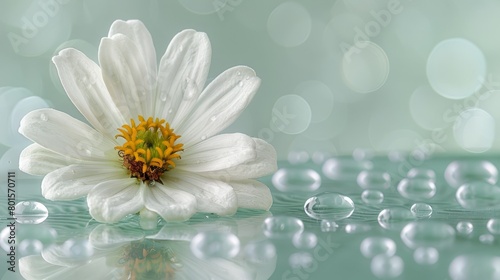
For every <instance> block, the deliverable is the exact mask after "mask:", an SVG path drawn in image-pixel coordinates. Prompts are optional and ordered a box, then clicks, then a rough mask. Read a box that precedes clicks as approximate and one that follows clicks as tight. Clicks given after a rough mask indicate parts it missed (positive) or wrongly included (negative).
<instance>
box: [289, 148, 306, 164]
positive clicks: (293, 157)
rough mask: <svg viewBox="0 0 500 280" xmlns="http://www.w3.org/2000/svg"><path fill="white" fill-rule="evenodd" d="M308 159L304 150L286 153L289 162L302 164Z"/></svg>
mask: <svg viewBox="0 0 500 280" xmlns="http://www.w3.org/2000/svg"><path fill="white" fill-rule="evenodd" d="M308 161H309V154H308V153H307V152H306V151H291V152H289V153H288V162H289V163H290V164H302V163H306V162H308Z"/></svg>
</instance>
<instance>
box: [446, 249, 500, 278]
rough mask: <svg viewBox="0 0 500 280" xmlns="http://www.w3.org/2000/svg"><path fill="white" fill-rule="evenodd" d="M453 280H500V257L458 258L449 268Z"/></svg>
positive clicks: (480, 255) (473, 256)
mask: <svg viewBox="0 0 500 280" xmlns="http://www.w3.org/2000/svg"><path fill="white" fill-rule="evenodd" d="M448 273H449V275H450V278H451V279H452V280H470V279H500V257H498V256H490V255H488V254H480V253H478V254H470V255H460V256H458V257H456V258H455V259H454V260H453V261H452V262H451V263H450V266H449V268H448Z"/></svg>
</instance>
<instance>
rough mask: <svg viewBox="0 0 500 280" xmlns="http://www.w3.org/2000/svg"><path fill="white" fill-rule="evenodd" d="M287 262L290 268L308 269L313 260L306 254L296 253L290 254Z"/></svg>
mask: <svg viewBox="0 0 500 280" xmlns="http://www.w3.org/2000/svg"><path fill="white" fill-rule="evenodd" d="M288 262H289V264H290V267H292V268H308V267H311V265H312V264H313V262H314V258H313V257H312V256H311V254H309V253H308V252H298V253H293V254H291V255H290V257H289V258H288Z"/></svg>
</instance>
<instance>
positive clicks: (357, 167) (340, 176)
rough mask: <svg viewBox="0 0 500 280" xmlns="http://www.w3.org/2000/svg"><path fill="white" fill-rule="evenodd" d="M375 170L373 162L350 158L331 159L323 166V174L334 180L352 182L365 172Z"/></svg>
mask: <svg viewBox="0 0 500 280" xmlns="http://www.w3.org/2000/svg"><path fill="white" fill-rule="evenodd" d="M372 168H373V163H372V162H371V161H357V160H354V159H348V158H343V159H341V158H331V159H328V160H327V161H325V163H324V164H323V168H322V169H323V174H325V176H326V177H328V178H330V179H332V180H350V179H353V178H356V177H357V176H358V174H359V173H360V172H361V171H363V170H369V169H372Z"/></svg>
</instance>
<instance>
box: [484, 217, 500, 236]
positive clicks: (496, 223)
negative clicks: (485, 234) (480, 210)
mask: <svg viewBox="0 0 500 280" xmlns="http://www.w3.org/2000/svg"><path fill="white" fill-rule="evenodd" d="M486 228H487V229H488V231H489V232H490V233H491V234H500V219H499V218H494V219H490V220H489V221H488V223H487V224H486Z"/></svg>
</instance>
